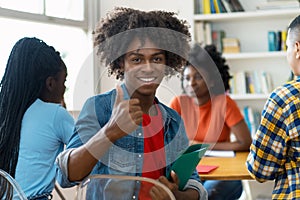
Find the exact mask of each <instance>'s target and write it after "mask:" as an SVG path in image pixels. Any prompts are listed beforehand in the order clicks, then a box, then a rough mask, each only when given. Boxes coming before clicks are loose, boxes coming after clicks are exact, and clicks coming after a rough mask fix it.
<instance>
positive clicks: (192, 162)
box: [167, 144, 209, 190]
mask: <svg viewBox="0 0 300 200" xmlns="http://www.w3.org/2000/svg"><path fill="white" fill-rule="evenodd" d="M208 147H209V144H193V145H191V146H189V147H188V148H187V149H186V150H185V151H184V152H183V153H181V154H180V156H179V157H178V158H177V159H176V160H175V162H174V163H173V165H172V167H171V170H173V171H174V172H175V173H176V175H177V177H178V179H179V186H178V188H179V189H180V190H183V188H184V186H185V184H186V183H187V181H188V180H189V178H190V177H191V175H192V173H193V172H194V170H195V169H196V167H197V165H198V163H199V161H200V160H201V158H202V157H203V156H204V154H205V152H206V150H207V149H208ZM170 176H171V175H170V174H168V175H167V178H168V179H169V180H170V179H171V177H170Z"/></svg>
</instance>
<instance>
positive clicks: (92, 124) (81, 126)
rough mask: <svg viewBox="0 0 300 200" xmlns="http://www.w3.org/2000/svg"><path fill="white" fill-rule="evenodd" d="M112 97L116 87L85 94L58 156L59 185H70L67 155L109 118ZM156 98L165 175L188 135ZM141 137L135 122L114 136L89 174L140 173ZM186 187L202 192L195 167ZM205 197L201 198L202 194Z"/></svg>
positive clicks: (186, 143) (141, 162)
mask: <svg viewBox="0 0 300 200" xmlns="http://www.w3.org/2000/svg"><path fill="white" fill-rule="evenodd" d="M121 87H122V90H123V94H124V99H125V100H126V99H129V98H130V97H129V95H128V92H127V89H126V87H125V85H124V84H122V86H121ZM115 97H116V90H115V89H114V90H111V91H109V92H106V93H104V94H100V95H97V96H94V97H91V98H89V99H88V100H87V101H86V102H85V104H84V106H83V108H82V111H81V112H80V115H79V117H78V121H77V123H76V127H75V131H74V134H73V136H72V138H71V139H70V142H69V143H68V146H67V148H66V149H67V150H66V151H64V152H63V153H61V154H60V155H59V156H58V159H57V164H58V166H59V170H58V177H57V181H58V182H59V183H60V184H61V185H62V186H63V187H70V186H73V185H74V184H75V183H71V182H69V180H68V178H67V177H68V171H67V164H68V157H69V154H70V152H71V150H72V149H74V148H77V147H79V146H81V145H83V144H84V143H86V142H87V141H88V140H89V139H90V138H91V137H92V136H94V135H95V134H96V133H97V132H98V131H99V129H101V127H103V126H104V125H105V124H106V123H107V122H108V121H109V119H110V116H111V113H112V109H113V106H114V102H115ZM156 102H157V104H158V106H159V108H160V110H161V113H162V118H163V124H164V127H163V128H164V145H165V154H166V165H167V166H166V171H165V175H167V174H169V173H170V168H171V165H172V163H173V162H174V161H175V159H176V158H177V157H178V155H179V154H180V153H181V152H182V151H183V150H185V149H186V148H187V146H188V139H187V136H186V132H185V128H184V124H183V121H182V119H181V117H180V116H179V115H178V114H177V112H176V111H174V110H173V109H170V108H169V107H167V106H165V105H164V104H162V103H160V102H159V101H158V100H157V99H156ZM143 151H144V137H143V127H142V126H139V127H138V128H137V129H136V130H135V131H133V132H131V133H130V134H128V135H127V136H124V137H122V138H120V139H118V140H117V141H116V142H115V143H114V144H113V145H112V146H111V147H110V148H109V149H108V151H107V152H106V153H105V154H104V156H103V157H101V159H100V160H99V161H98V163H97V164H96V165H95V167H94V168H93V170H92V172H91V174H117V175H131V176H141V175H142V169H143V157H144V155H143ZM186 188H193V189H196V190H197V191H199V193H200V195H201V196H202V197H201V199H202V198H203V197H204V196H206V191H205V189H203V188H202V185H201V183H200V178H199V175H198V172H197V171H196V170H195V171H194V172H193V174H192V176H191V178H190V180H189V181H188V183H187V184H186V187H185V189H186ZM204 199H205V198H204Z"/></svg>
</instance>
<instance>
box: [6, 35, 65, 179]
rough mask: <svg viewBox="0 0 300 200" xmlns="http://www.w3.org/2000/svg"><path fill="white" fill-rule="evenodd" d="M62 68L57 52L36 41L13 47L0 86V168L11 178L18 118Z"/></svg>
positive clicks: (20, 117) (29, 39) (28, 41)
mask: <svg viewBox="0 0 300 200" xmlns="http://www.w3.org/2000/svg"><path fill="white" fill-rule="evenodd" d="M64 69H65V65H64V63H63V61H62V59H61V57H60V55H59V52H57V51H55V49H54V48H53V47H51V46H48V45H47V44H46V43H45V42H43V41H42V40H40V39H38V38H28V37H25V38H22V39H20V40H19V41H18V42H17V43H16V44H15V45H14V47H13V49H12V51H11V53H10V56H9V58H8V62H7V65H6V69H5V73H4V76H3V78H2V80H1V83H0V88H1V91H0V155H1V156H0V169H3V170H4V171H6V172H8V173H9V174H10V175H11V176H12V177H15V170H16V165H17V162H18V155H19V145H20V130H21V124H22V118H23V115H24V113H25V111H26V110H27V109H28V107H29V106H30V105H31V104H32V103H33V102H34V101H35V100H36V99H37V98H39V97H40V94H41V92H42V90H43V89H44V87H45V81H46V79H47V77H49V76H55V75H56V74H57V73H58V72H60V71H62V70H64Z"/></svg>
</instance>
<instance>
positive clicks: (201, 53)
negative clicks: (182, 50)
mask: <svg viewBox="0 0 300 200" xmlns="http://www.w3.org/2000/svg"><path fill="white" fill-rule="evenodd" d="M209 57H210V58H209ZM188 66H193V67H195V68H196V69H202V70H205V71H206V73H208V75H209V76H208V77H209V79H212V78H214V82H215V83H216V84H215V86H214V88H213V90H212V91H213V92H214V93H215V94H222V93H224V90H225V91H228V90H229V89H230V85H229V80H230V79H231V78H232V76H231V75H230V74H229V66H228V65H227V64H226V60H225V58H223V57H222V54H221V53H220V52H218V51H217V48H216V46H215V45H206V46H205V47H204V49H203V48H202V47H201V46H200V44H194V45H193V47H192V48H191V51H190V52H189V55H188V61H187V63H186V64H185V66H184V68H183V71H184V69H185V68H186V67H188ZM183 71H182V73H183ZM218 76H221V78H222V80H218V78H217V77H218ZM222 83H223V85H222ZM220 84H221V85H220ZM181 87H182V89H183V92H184V93H185V91H184V87H183V77H182V79H181Z"/></svg>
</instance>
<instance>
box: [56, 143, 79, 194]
mask: <svg viewBox="0 0 300 200" xmlns="http://www.w3.org/2000/svg"><path fill="white" fill-rule="evenodd" d="M73 150H74V148H72V149H66V150H65V151H63V152H61V153H60V154H59V155H58V156H57V158H56V164H57V166H58V174H57V182H58V183H59V184H60V185H61V187H64V188H65V187H72V186H74V185H77V184H79V183H80V182H71V181H69V179H68V160H69V156H70V153H71V152H72V151H73Z"/></svg>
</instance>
